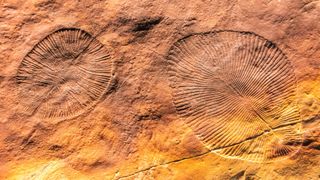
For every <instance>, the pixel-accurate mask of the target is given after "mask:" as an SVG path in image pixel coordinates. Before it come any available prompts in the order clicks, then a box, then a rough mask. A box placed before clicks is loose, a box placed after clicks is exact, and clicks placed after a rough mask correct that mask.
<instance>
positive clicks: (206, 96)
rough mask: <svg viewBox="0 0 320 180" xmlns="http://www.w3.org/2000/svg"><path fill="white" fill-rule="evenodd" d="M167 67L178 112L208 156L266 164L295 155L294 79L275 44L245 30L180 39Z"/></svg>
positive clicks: (298, 135)
mask: <svg viewBox="0 0 320 180" xmlns="http://www.w3.org/2000/svg"><path fill="white" fill-rule="evenodd" d="M168 63H169V74H170V83H171V87H172V88H173V101H174V104H175V107H176V110H177V112H178V114H179V115H180V117H181V118H182V119H183V120H185V121H186V123H187V124H188V125H189V126H190V127H191V129H193V131H194V132H195V133H196V134H197V136H198V137H199V139H200V140H201V141H202V142H203V143H204V145H206V146H207V147H208V148H209V149H210V150H211V151H212V152H215V153H217V154H219V155H221V156H224V157H229V158H238V159H244V160H248V161H255V162H266V161H272V160H278V159H282V158H285V157H289V156H290V155H293V154H295V153H296V152H297V151H298V150H299V148H300V144H301V139H302V137H301V133H300V131H301V121H300V115H299V109H298V107H297V105H296V104H295V102H294V100H295V97H296V94H295V93H296V79H295V75H294V72H293V68H292V66H291V64H290V62H289V60H288V59H287V57H286V56H285V55H284V54H283V53H282V51H281V50H280V49H279V48H277V47H276V45H275V44H274V43H272V42H270V41H269V40H266V39H264V38H263V37H261V36H258V35H256V34H254V33H250V32H238V31H229V30H226V31H213V32H208V33H199V34H194V35H191V36H188V37H185V38H183V39H181V40H179V41H177V42H176V43H175V44H174V45H173V46H172V48H171V50H170V51H169V53H168Z"/></svg>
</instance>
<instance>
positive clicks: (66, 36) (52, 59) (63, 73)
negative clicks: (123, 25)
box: [16, 28, 113, 119]
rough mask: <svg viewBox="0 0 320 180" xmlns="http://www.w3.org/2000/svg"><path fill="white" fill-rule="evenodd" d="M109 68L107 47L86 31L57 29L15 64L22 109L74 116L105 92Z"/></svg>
mask: <svg viewBox="0 0 320 180" xmlns="http://www.w3.org/2000/svg"><path fill="white" fill-rule="evenodd" d="M112 69H113V68H112V61H111V59H110V55H109V53H108V51H107V50H106V48H105V47H104V46H103V45H102V44H101V43H100V42H99V41H98V40H97V39H96V38H94V37H92V36H91V35H90V34H89V33H87V32H85V31H83V30H80V29H76V28H63V29H60V30H57V31H55V32H53V33H52V34H50V35H48V36H47V37H45V38H44V39H43V40H41V41H40V42H39V43H38V44H37V45H35V47H34V48H33V49H32V50H31V51H30V52H29V53H28V54H27V55H26V56H25V57H24V59H23V60H22V62H21V65H20V66H19V69H18V72H17V76H16V79H17V83H18V86H19V89H20V96H19V97H20V100H21V101H20V102H21V105H22V109H23V112H24V113H27V114H29V115H34V116H37V117H39V118H49V119H68V118H73V117H76V116H78V115H80V114H82V113H83V112H85V111H87V110H89V109H91V108H92V107H93V106H94V105H95V104H96V103H97V102H98V101H99V100H100V99H101V97H102V96H103V95H104V94H105V93H106V91H107V88H108V85H109V83H110V80H111V75H112Z"/></svg>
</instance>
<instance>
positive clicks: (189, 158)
mask: <svg viewBox="0 0 320 180" xmlns="http://www.w3.org/2000/svg"><path fill="white" fill-rule="evenodd" d="M0 7H1V8H0V33H1V37H0V52H1V54H0V59H1V61H0V69H1V71H0V114H1V116H0V179H319V178H320V168H319V167H320V74H319V73H320V39H319V37H320V24H319V21H320V1H316V0H263V1H258V0H249V1H248V0H237V1H236V0H231V1H226V0H216V1H210V0H195V1H192V2H188V1H180V0H171V1H169V0H162V1H148V0H139V1H138V0H130V1H117V0H110V1H100V0H86V1H84V0H79V1H62V0H61V1H60V0H58V1H55V0H30V1H22V0H2V1H0ZM62 27H76V28H80V29H83V30H85V31H87V32H89V33H90V34H92V35H93V36H94V37H96V38H97V39H98V40H99V41H100V42H101V43H102V44H104V45H105V47H106V48H107V49H108V50H109V51H110V56H111V57H112V59H113V60H114V74H113V78H112V82H111V85H110V86H109V89H108V92H107V93H106V95H105V96H104V97H103V99H102V100H101V101H100V102H99V103H98V104H97V105H96V106H95V107H94V108H93V109H92V110H91V111H88V112H86V113H84V114H82V115H81V116H79V117H76V118H73V119H69V120H59V121H58V120H47V119H39V118H32V117H29V116H25V115H23V114H21V113H20V112H19V108H18V105H19V95H18V91H17V84H16V82H15V75H16V72H17V69H18V67H19V65H20V63H21V61H22V59H23V58H24V57H25V55H26V54H27V53H28V52H29V51H30V50H31V49H32V48H33V47H34V46H35V45H36V44H37V43H38V42H39V41H41V40H42V39H43V38H44V37H46V36H47V35H48V34H50V33H51V32H53V31H55V30H57V29H60V28H62ZM221 29H231V30H237V31H251V32H254V33H256V34H259V35H261V36H263V37H265V38H267V39H269V40H271V41H272V42H274V43H276V44H277V46H278V47H279V48H280V49H282V51H283V52H284V53H285V54H286V55H287V56H288V58H289V60H290V61H291V63H292V64H293V66H294V71H295V74H296V77H297V81H298V85H297V89H298V95H297V100H296V101H297V103H298V105H299V107H300V109H301V120H302V122H303V134H304V142H303V145H302V147H301V150H300V151H299V152H298V153H297V154H295V155H294V156H292V157H290V158H288V159H286V160H282V161H276V162H270V163H264V164H258V163H253V162H247V161H242V160H237V159H226V158H222V157H220V156H218V155H216V154H214V153H211V152H209V151H208V149H206V147H205V146H204V145H203V144H202V143H201V142H200V141H199V140H198V139H197V137H196V136H195V135H194V133H193V132H192V130H191V129H190V128H189V127H188V126H187V125H186V124H185V123H184V122H183V120H181V119H180V118H179V117H178V115H177V114H176V111H175V107H174V105H173V104H172V95H171V94H172V93H171V91H172V90H171V88H170V86H169V82H168V75H167V74H166V65H167V63H166V54H167V52H168V50H169V49H170V47H171V45H172V44H173V43H174V42H176V41H177V40H178V39H180V38H182V37H184V36H186V35H189V34H191V33H195V32H206V31H212V30H221Z"/></svg>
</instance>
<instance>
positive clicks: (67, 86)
mask: <svg viewBox="0 0 320 180" xmlns="http://www.w3.org/2000/svg"><path fill="white" fill-rule="evenodd" d="M167 59H168V62H169V74H170V78H169V80H170V82H171V86H172V89H173V101H174V104H175V107H176V110H177V112H178V114H179V115H180V117H181V118H182V119H184V120H185V121H186V123H187V124H188V125H189V126H190V127H191V129H193V131H194V132H195V133H196V134H197V135H198V137H199V139H200V141H201V142H203V143H204V145H206V146H207V147H208V148H209V149H210V150H212V151H213V152H215V153H217V154H219V155H221V156H224V157H228V158H238V159H244V160H249V161H255V162H265V161H270V160H275V159H280V158H283V157H287V156H289V155H292V154H294V153H295V152H297V151H298V149H299V145H297V146H291V145H290V142H291V140H296V141H297V142H299V141H300V139H301V136H300V135H299V133H297V131H299V129H300V128H301V127H300V124H299V123H297V122H298V121H299V119H300V118H299V110H298V107H297V106H296V105H293V104H292V102H293V100H294V97H295V85H296V80H295V75H294V72H293V68H292V67H291V65H290V62H289V60H288V59H287V58H286V56H285V55H284V54H283V53H282V52H281V50H280V49H278V48H277V47H276V45H275V44H273V43H272V42H270V41H268V40H266V39H264V38H262V37H260V36H258V35H255V34H253V33H249V32H238V31H228V30H227V31H213V32H208V33H199V34H194V35H190V36H187V37H185V38H182V39H181V40H178V41H177V42H176V43H175V44H174V45H173V46H172V47H171V49H170V51H169V53H168V56H167ZM112 69H113V67H112V60H111V59H110V57H109V53H108V52H107V51H106V50H105V47H104V46H103V45H102V44H101V43H100V42H99V41H98V40H96V39H95V38H94V37H92V36H91V35H90V34H89V33H87V32H85V31H83V30H81V29H76V28H63V29H60V30H57V31H55V32H53V33H52V34H49V35H48V36H47V37H45V38H44V39H43V40H41V41H40V42H39V43H38V44H37V45H36V46H35V47H34V48H33V49H32V50H31V51H30V52H29V53H28V54H27V55H26V56H25V58H24V59H23V61H22V62H21V65H20V66H19V69H18V72H17V83H18V85H19V87H20V88H21V92H22V93H21V94H22V96H21V99H22V104H23V107H25V109H24V111H25V112H26V113H28V114H31V115H33V114H38V115H39V116H40V117H41V118H49V119H50V118H58V119H67V118H72V117H75V116H78V115H80V114H82V113H83V112H85V111H87V110H88V109H90V108H92V107H93V106H94V104H95V103H97V102H98V101H99V100H100V98H101V97H102V96H103V94H104V93H105V92H106V90H107V88H108V85H109V83H110V80H111V74H112ZM80 75H81V76H80ZM287 107H290V108H289V110H288V108H287ZM286 143H287V144H286Z"/></svg>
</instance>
